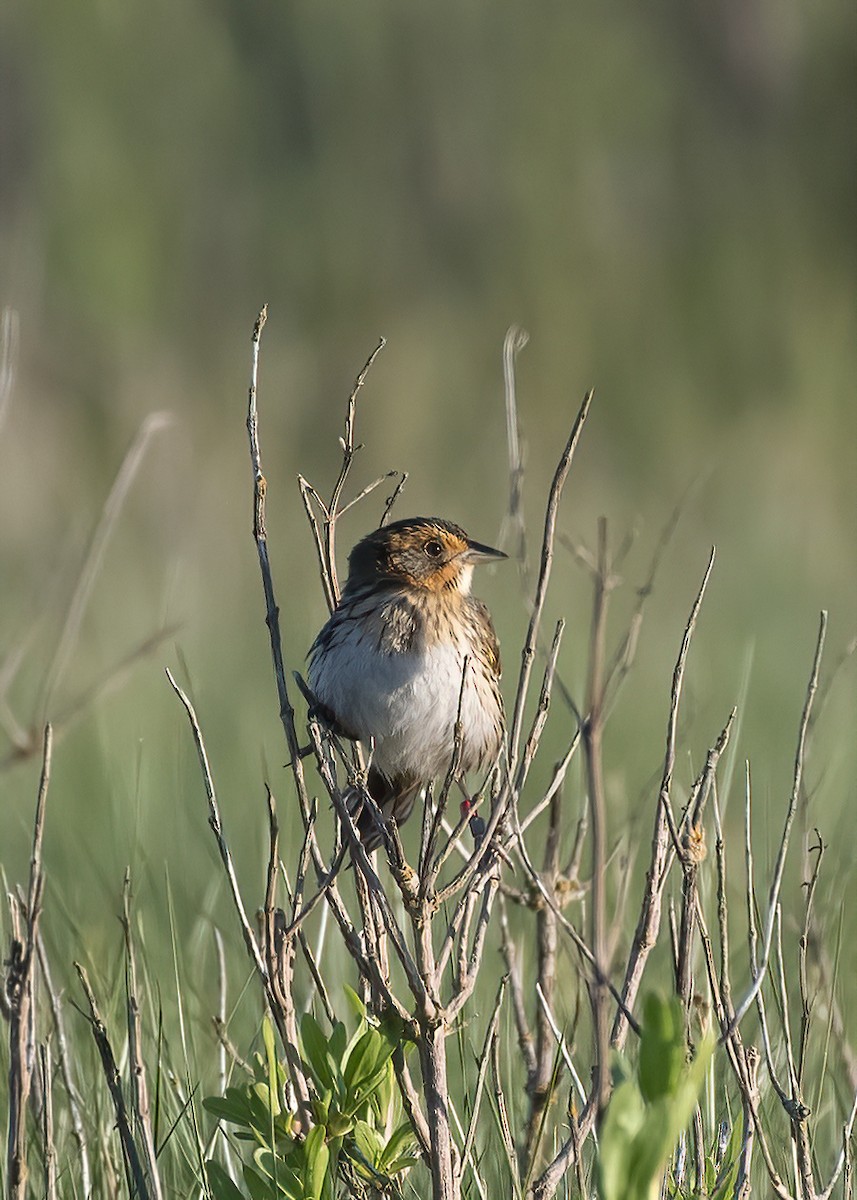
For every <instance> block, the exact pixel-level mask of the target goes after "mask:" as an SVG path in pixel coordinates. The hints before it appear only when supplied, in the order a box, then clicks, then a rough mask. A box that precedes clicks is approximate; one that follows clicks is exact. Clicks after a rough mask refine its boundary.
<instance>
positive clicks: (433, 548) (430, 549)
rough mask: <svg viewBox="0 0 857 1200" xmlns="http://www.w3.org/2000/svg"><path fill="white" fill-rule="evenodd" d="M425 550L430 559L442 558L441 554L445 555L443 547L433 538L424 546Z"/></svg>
mask: <svg viewBox="0 0 857 1200" xmlns="http://www.w3.org/2000/svg"><path fill="white" fill-rule="evenodd" d="M423 549H424V550H425V552H426V554H427V555H428V556H429V558H440V556H441V554H443V546H441V544H440V542H438V541H435V539H434V538H432V540H431V541H429V542H426V544H425V545H424V546H423Z"/></svg>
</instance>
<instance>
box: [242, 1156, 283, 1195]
mask: <svg viewBox="0 0 857 1200" xmlns="http://www.w3.org/2000/svg"><path fill="white" fill-rule="evenodd" d="M243 1174H244V1182H245V1183H246V1184H247V1190H248V1191H249V1193H250V1200H275V1198H276V1193H275V1192H274V1185H273V1183H271V1182H270V1181H269V1180H267V1179H263V1178H262V1176H261V1175H260V1174H259V1173H258V1171H254V1170H253V1168H252V1167H251V1166H250V1164H249V1163H244V1165H243Z"/></svg>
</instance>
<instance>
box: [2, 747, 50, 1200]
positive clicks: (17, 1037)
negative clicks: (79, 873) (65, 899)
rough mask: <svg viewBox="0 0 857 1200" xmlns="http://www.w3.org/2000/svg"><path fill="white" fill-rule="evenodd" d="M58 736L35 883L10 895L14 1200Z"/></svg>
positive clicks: (23, 1176) (40, 804) (37, 841)
mask: <svg viewBox="0 0 857 1200" xmlns="http://www.w3.org/2000/svg"><path fill="white" fill-rule="evenodd" d="M52 746H53V732H52V730H51V726H50V725H46V726H45V733H44V741H43V749H42V773H41V778H40V780H39V793H38V797H37V799H36V816H35V821H34V824H33V848H32V853H31V855H30V880H29V886H28V888H27V897H26V901H23V902H22V901H18V900H16V899H15V898H14V897H10V902H11V905H12V942H11V945H10V947H9V957H8V959H7V960H6V968H7V970H6V978H5V980H4V983H5V996H4V1005H3V1009H4V1013H5V1015H6V1016H7V1017H8V1020H9V1118H8V1140H7V1150H6V1186H7V1188H8V1195H9V1200H24V1197H25V1196H26V1194H27V1176H28V1167H27V1137H26V1119H27V1099H28V1097H29V1095H30V1089H31V1087H32V1084H33V1071H34V1068H35V1063H34V1062H33V1058H32V1047H31V1045H30V1036H31V1026H32V1021H33V1011H34V980H33V970H34V967H35V962H36V942H37V938H38V932H39V918H40V916H41V910H42V894H43V892H44V882H45V881H44V873H43V869H42V838H43V835H44V829H45V806H46V803H47V798H48V784H49V783H50V777H51V749H52Z"/></svg>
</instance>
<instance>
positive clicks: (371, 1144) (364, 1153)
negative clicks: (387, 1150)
mask: <svg viewBox="0 0 857 1200" xmlns="http://www.w3.org/2000/svg"><path fill="white" fill-rule="evenodd" d="M354 1148H355V1150H356V1151H357V1153H358V1155H359V1156H360V1158H361V1159H362V1160H363V1161H364V1162H366V1163H368V1165H369V1166H370V1167H372V1168H373V1170H374V1171H377V1170H378V1163H379V1162H380V1160H381V1156H382V1154H383V1153H384V1143H383V1142H382V1140H381V1138H380V1137H379V1136H378V1133H377V1131H376V1130H374V1129H373V1128H372V1126H371V1125H369V1124H368V1123H367V1122H366V1121H355V1122H354Z"/></svg>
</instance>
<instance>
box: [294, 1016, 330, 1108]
mask: <svg viewBox="0 0 857 1200" xmlns="http://www.w3.org/2000/svg"><path fill="white" fill-rule="evenodd" d="M301 1041H302V1042H303V1047H304V1054H305V1055H306V1060H307V1065H308V1066H309V1068H310V1070H311V1071H312V1072H313V1074H314V1075H315V1079H316V1083H318V1084H319V1085H320V1086H321V1087H322V1088H328V1089H330V1090H331V1091H332V1090H333V1089H334V1077H333V1071H332V1070H331V1065H330V1060H329V1058H328V1053H327V1038H326V1037H325V1036H324V1032H323V1031H322V1028H321V1026H320V1025H319V1023H318V1021H316V1019H315V1017H314V1016H313V1015H312V1013H305V1014H304V1016H303V1018H302V1020H301Z"/></svg>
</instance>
